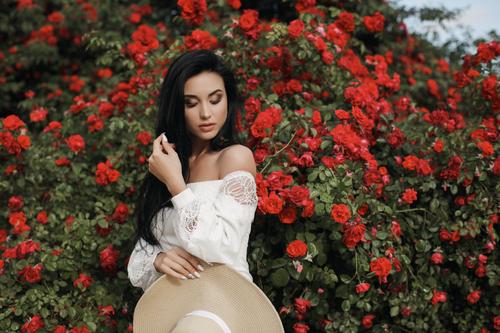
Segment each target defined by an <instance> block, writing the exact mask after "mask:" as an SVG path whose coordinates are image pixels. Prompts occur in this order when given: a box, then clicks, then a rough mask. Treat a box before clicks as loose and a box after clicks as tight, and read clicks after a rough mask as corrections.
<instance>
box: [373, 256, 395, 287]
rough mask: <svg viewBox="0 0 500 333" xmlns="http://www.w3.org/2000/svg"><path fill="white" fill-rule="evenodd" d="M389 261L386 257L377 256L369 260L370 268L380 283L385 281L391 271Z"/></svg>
mask: <svg viewBox="0 0 500 333" xmlns="http://www.w3.org/2000/svg"><path fill="white" fill-rule="evenodd" d="M391 268H392V265H391V262H390V261H389V259H387V258H377V259H375V260H373V261H371V262H370V270H371V271H372V272H373V273H375V275H376V276H377V277H378V279H379V282H380V283H386V282H387V276H388V275H389V273H390V272H391Z"/></svg>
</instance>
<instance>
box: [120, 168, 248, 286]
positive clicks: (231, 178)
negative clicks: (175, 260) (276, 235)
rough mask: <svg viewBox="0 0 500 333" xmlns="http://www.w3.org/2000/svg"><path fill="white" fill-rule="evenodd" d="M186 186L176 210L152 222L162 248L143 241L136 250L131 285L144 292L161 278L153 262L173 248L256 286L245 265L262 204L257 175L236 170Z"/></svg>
mask: <svg viewBox="0 0 500 333" xmlns="http://www.w3.org/2000/svg"><path fill="white" fill-rule="evenodd" d="M186 185H187V188H186V189H185V190H184V191H182V192H180V193H178V194H177V195H175V196H174V197H172V204H173V208H171V207H165V208H163V209H161V210H160V211H159V212H158V214H157V215H156V216H155V218H154V219H153V223H152V225H153V227H152V231H153V233H154V235H155V236H156V237H157V239H158V241H159V242H160V246H159V247H158V246H151V245H150V244H147V243H146V242H145V241H144V240H143V239H141V240H139V241H138V242H137V244H136V245H135V248H134V250H133V251H132V254H131V255H130V259H129V263H128V267H127V270H128V276H129V279H130V282H131V283H132V285H134V286H136V287H141V288H142V289H143V290H144V291H146V289H147V288H148V287H149V286H150V285H151V284H152V283H153V282H154V281H156V280H157V279H158V278H159V277H161V276H162V275H163V274H162V273H159V272H157V271H156V269H155V268H154V266H153V262H154V259H155V258H156V255H157V254H158V253H159V252H162V251H166V250H168V249H170V248H172V247H173V246H178V247H181V248H184V249H185V250H186V251H187V252H189V253H191V254H192V255H194V256H196V257H198V258H201V259H203V260H204V261H206V262H207V263H213V262H217V263H223V264H226V265H228V266H230V267H231V268H233V269H235V270H236V271H238V272H240V273H241V274H242V275H243V276H244V277H246V278H247V279H248V280H250V281H253V279H252V276H251V274H250V273H249V270H248V262H247V247H248V236H249V235H250V229H251V224H252V222H253V220H254V216H255V210H256V209H257V201H258V198H257V190H256V184H255V179H254V177H253V175H252V174H251V173H250V172H248V171H244V170H237V171H233V172H230V173H228V174H227V175H226V176H225V177H224V178H222V179H217V180H208V181H200V182H194V183H188V184H186ZM141 243H142V245H143V246H144V248H145V249H146V251H144V250H142V249H141ZM201 278H203V272H202V273H201Z"/></svg>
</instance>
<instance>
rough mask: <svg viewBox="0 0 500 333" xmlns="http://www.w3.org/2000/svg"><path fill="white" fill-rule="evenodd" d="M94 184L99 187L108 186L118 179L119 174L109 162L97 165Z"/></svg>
mask: <svg viewBox="0 0 500 333" xmlns="http://www.w3.org/2000/svg"><path fill="white" fill-rule="evenodd" d="M95 177H96V178H95V179H96V183H97V184H99V185H103V186H104V185H108V184H109V183H114V182H116V181H117V180H118V178H119V177H120V172H119V171H117V170H114V169H113V168H112V164H111V162H110V161H109V160H106V162H104V163H103V162H100V163H99V164H97V169H96V172H95Z"/></svg>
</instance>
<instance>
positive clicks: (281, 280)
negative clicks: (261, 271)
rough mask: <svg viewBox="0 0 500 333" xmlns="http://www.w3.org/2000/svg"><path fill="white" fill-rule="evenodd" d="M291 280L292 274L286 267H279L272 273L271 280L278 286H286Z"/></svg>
mask: <svg viewBox="0 0 500 333" xmlns="http://www.w3.org/2000/svg"><path fill="white" fill-rule="evenodd" d="M289 280H290V276H289V275H288V272H287V271H286V269H284V268H279V269H278V270H276V271H275V272H273V273H272V274H271V282H272V283H273V285H274V286H276V287H278V288H281V287H284V286H286V285H287V284H288V281H289Z"/></svg>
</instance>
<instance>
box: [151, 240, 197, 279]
mask: <svg viewBox="0 0 500 333" xmlns="http://www.w3.org/2000/svg"><path fill="white" fill-rule="evenodd" d="M153 265H154V267H155V269H156V271H157V272H160V273H164V274H167V275H171V276H173V277H176V278H180V279H183V280H187V278H190V279H194V278H195V276H196V277H201V276H200V273H198V272H197V269H198V270H200V271H203V267H202V266H201V265H200V261H199V260H198V258H197V257H195V256H193V255H191V254H190V253H189V252H187V251H186V250H184V249H183V248H180V247H177V246H175V247H173V248H171V249H170V250H168V251H165V252H160V253H158V255H157V256H156V258H155V261H154V263H153Z"/></svg>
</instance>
